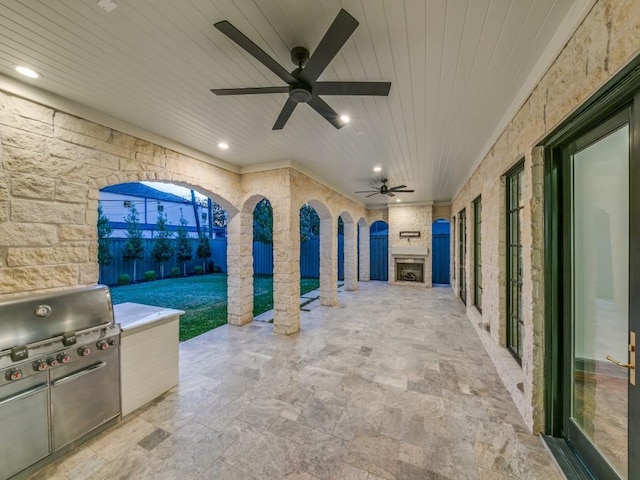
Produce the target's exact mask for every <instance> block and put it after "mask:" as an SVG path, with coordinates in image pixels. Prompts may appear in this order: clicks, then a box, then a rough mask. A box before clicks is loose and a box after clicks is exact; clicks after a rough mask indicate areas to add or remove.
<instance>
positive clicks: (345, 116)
mask: <svg viewBox="0 0 640 480" xmlns="http://www.w3.org/2000/svg"><path fill="white" fill-rule="evenodd" d="M340 120H342V123H349V120H351V119H350V118H349V115H340Z"/></svg>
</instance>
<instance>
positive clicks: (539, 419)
mask: <svg viewBox="0 0 640 480" xmlns="http://www.w3.org/2000/svg"><path fill="white" fill-rule="evenodd" d="M638 53H640V2H638V1H634V0H626V1H625V0H600V1H598V2H597V3H596V4H595V5H594V7H593V8H592V10H591V11H590V12H589V14H588V15H587V17H586V18H585V20H584V21H583V22H582V24H581V25H580V26H579V28H578V29H577V31H576V32H575V34H574V35H573V36H572V38H571V39H570V40H569V42H568V43H567V45H566V46H565V47H564V49H563V50H562V52H561V53H560V54H559V56H558V57H557V58H556V59H555V61H554V62H553V64H552V65H551V67H550V68H549V70H548V71H547V72H546V73H545V75H544V76H543V78H542V79H541V80H540V81H539V82H538V84H537V85H536V87H535V88H534V89H533V91H532V93H531V95H530V96H529V97H528V98H527V100H526V101H525V102H524V104H523V105H522V106H521V108H520V109H519V111H518V112H517V113H516V115H515V117H514V118H513V119H512V120H511V122H510V123H509V125H508V126H507V127H506V129H505V130H504V132H503V133H502V135H501V136H500V138H499V139H498V140H497V141H496V143H495V144H494V145H493V148H491V150H490V151H489V153H488V154H487V155H486V157H485V158H484V159H483V160H482V162H481V163H480V164H479V166H478V167H477V168H476V170H475V171H474V173H473V175H472V176H471V177H470V179H469V180H468V181H467V183H466V184H465V185H464V187H463V188H462V189H461V191H460V192H459V194H458V195H457V196H456V198H455V199H454V201H453V204H452V210H451V213H452V214H453V215H457V214H458V212H459V211H460V210H462V209H463V208H466V211H467V212H471V211H472V208H471V207H472V205H471V202H472V201H473V199H475V198H476V197H477V196H478V195H482V232H481V233H482V275H483V302H482V303H483V306H482V313H481V314H480V312H479V311H478V310H477V309H476V308H475V307H474V306H473V305H472V302H470V301H468V302H467V314H468V316H469V318H470V319H471V321H472V323H473V324H474V326H475V327H476V329H477V332H478V335H480V338H481V339H482V340H483V342H484V344H485V347H486V348H487V351H488V352H489V354H490V355H491V357H492V359H493V361H494V363H495V364H496V366H497V368H498V371H499V373H500V376H501V378H502V380H503V382H504V383H505V385H506V386H507V388H508V390H509V391H510V393H511V395H512V397H513V399H514V401H515V403H516V405H517V406H518V409H519V410H520V413H521V414H522V416H523V418H524V420H525V421H526V423H527V425H529V427H530V428H531V429H532V431H534V432H539V431H541V430H542V429H543V428H544V405H543V400H544V365H543V362H544V351H543V348H544V336H543V333H544V298H543V292H544V272H543V257H544V255H543V247H544V245H543V217H542V215H543V184H542V182H543V175H542V172H543V155H542V150H541V149H540V148H538V147H536V145H537V143H539V142H540V140H541V139H542V138H543V137H544V136H545V135H547V134H548V133H549V132H551V131H552V130H553V129H554V128H555V127H557V126H558V125H559V124H560V123H561V122H562V121H563V120H564V119H565V118H567V116H568V115H570V114H571V113H572V112H573V111H574V110H575V109H576V108H578V107H579V106H580V105H581V104H583V103H584V102H585V101H586V100H587V99H588V98H589V97H590V96H591V95H593V94H594V93H595V92H596V91H597V89H598V88H599V87H600V86H602V85H603V84H604V83H605V82H606V81H607V80H608V79H610V78H611V77H612V76H613V75H614V74H615V73H617V72H618V71H619V70H621V69H622V68H623V67H624V66H625V65H626V64H628V63H629V62H630V61H631V60H632V59H633V58H634V57H635V56H636V55H638ZM521 159H524V167H525V186H524V201H525V207H524V212H523V218H524V221H523V225H522V228H523V232H522V233H523V237H522V242H523V278H524V284H523V292H522V293H523V306H524V309H523V317H524V323H525V332H524V354H523V358H522V368H520V367H519V366H518V365H517V363H516V362H515V360H513V359H512V357H511V356H510V354H509V353H507V352H506V349H505V348H504V346H505V343H506V337H505V335H506V300H505V299H506V293H505V292H506V290H505V277H506V273H505V270H506V268H505V265H506V260H505V252H506V245H505V238H506V233H505V211H504V210H505V184H504V179H503V175H504V173H505V172H507V171H508V170H509V168H510V167H512V166H513V165H515V164H516V163H517V162H518V161H520V160H521ZM470 220H471V215H467V253H468V254H467V257H466V259H465V260H464V261H465V264H466V266H467V269H466V272H467V278H466V279H465V281H466V282H467V285H468V286H469V287H470V286H471V285H472V282H471V276H472V271H471V269H470V268H469V267H470V266H471V265H472V264H473V258H472V256H473V248H472V247H473V235H472V229H471V225H472V224H471V223H470ZM457 235H458V228H457V226H456V241H455V242H454V243H453V247H456V248H457ZM457 257H458V255H457V252H456V259H455V266H454V268H455V269H456V278H455V279H453V275H452V289H453V291H454V292H455V293H456V294H457V293H458V292H459V281H460V279H459V278H457V277H458V275H457V272H458V270H457V268H458V266H459V261H460V259H459V258H457ZM468 292H469V293H471V292H470V290H469V288H468ZM468 298H469V299H470V298H471V296H470V295H468ZM487 326H488V330H489V331H487Z"/></svg>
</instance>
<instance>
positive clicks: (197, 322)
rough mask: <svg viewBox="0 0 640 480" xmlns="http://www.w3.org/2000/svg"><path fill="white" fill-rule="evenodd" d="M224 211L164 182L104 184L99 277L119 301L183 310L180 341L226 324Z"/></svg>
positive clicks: (100, 206) (100, 209) (208, 200)
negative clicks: (105, 185)
mask: <svg viewBox="0 0 640 480" xmlns="http://www.w3.org/2000/svg"><path fill="white" fill-rule="evenodd" d="M226 227H227V213H226V211H225V210H224V209H223V208H222V207H221V206H220V205H219V204H218V203H216V202H214V201H213V200H212V199H211V198H210V197H207V196H206V195H203V194H202V193H199V192H196V191H195V190H192V189H190V188H185V187H183V186H179V185H175V184H168V183H162V182H129V183H121V184H117V185H110V186H107V187H104V188H102V189H101V190H100V192H99V200H98V264H99V282H100V283H102V284H106V285H109V286H111V287H113V288H112V289H111V296H112V300H113V303H114V304H119V303H124V302H133V303H141V304H148V305H157V306H162V307H167V308H175V309H179V310H184V311H185V312H186V313H185V315H183V316H182V317H181V319H180V340H187V339H189V338H192V337H195V336H196V335H200V334H201V333H204V332H206V331H209V330H211V329H213V328H216V327H218V326H220V325H223V324H225V323H226V322H227V276H226V271H227V254H226V252H227V237H226Z"/></svg>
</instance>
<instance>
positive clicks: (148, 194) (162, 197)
mask: <svg viewBox="0 0 640 480" xmlns="http://www.w3.org/2000/svg"><path fill="white" fill-rule="evenodd" d="M100 191H101V192H109V193H119V194H120V195H130V196H132V197H142V198H150V199H153V200H158V201H161V202H173V203H191V202H190V201H189V200H187V199H186V198H182V197H179V196H177V195H174V194H172V193H166V192H161V191H160V190H156V189H155V188H152V187H149V186H147V185H143V184H142V183H137V182H130V183H120V184H118V185H111V186H109V187H104V188H101V189H100Z"/></svg>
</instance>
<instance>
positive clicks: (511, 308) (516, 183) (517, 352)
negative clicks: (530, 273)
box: [506, 162, 524, 363]
mask: <svg viewBox="0 0 640 480" xmlns="http://www.w3.org/2000/svg"><path fill="white" fill-rule="evenodd" d="M523 181H524V162H520V163H519V164H518V165H517V166H516V167H515V168H514V169H513V170H511V172H509V173H507V192H506V194H507V348H508V349H509V350H510V351H511V353H512V354H513V355H514V356H515V357H516V360H518V362H520V363H522V333H523V330H524V325H523V321H522V235H521V227H522V211H523V209H524V199H523V194H522V189H523V186H524V183H523Z"/></svg>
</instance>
